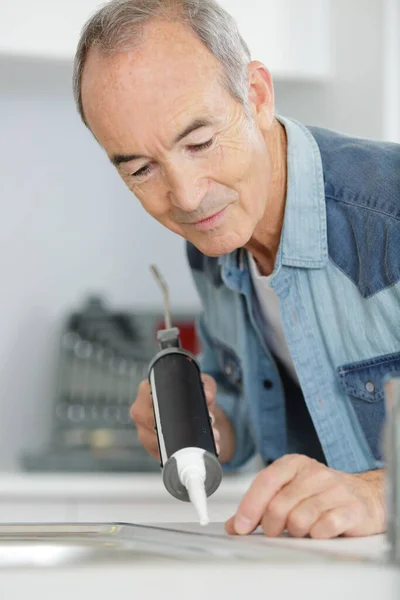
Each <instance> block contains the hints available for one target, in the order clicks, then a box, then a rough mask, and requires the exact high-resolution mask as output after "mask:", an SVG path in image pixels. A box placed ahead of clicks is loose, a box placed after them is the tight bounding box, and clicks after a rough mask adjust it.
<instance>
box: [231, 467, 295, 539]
mask: <svg viewBox="0 0 400 600" xmlns="http://www.w3.org/2000/svg"><path fill="white" fill-rule="evenodd" d="M301 458H302V457H298V456H295V455H293V456H286V457H283V458H282V459H279V460H277V461H275V462H274V463H273V464H272V465H270V466H269V467H267V468H266V469H263V470H262V471H261V472H260V473H259V474H258V475H257V477H256V478H255V480H254V481H253V483H252V484H251V486H250V489H249V490H248V492H247V493H246V494H245V496H244V497H243V499H242V501H241V503H240V504H239V508H238V510H237V513H236V515H235V519H234V528H235V531H236V533H238V534H239V535H245V534H248V533H251V532H252V531H254V530H255V529H256V528H257V527H258V525H259V524H260V522H261V520H262V518H263V516H264V513H265V511H266V508H267V506H268V505H269V503H270V502H271V500H272V498H274V496H275V495H276V494H277V493H278V492H279V490H280V489H281V488H282V487H283V486H284V485H286V484H287V483H289V482H290V481H291V480H292V479H293V478H294V477H295V476H296V474H297V472H298V470H299V468H301V465H302V462H303V461H302V460H301Z"/></svg>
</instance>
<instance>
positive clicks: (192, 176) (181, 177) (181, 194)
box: [168, 169, 208, 212]
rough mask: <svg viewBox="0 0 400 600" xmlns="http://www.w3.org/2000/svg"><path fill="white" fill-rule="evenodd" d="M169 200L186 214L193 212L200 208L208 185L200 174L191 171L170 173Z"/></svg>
mask: <svg viewBox="0 0 400 600" xmlns="http://www.w3.org/2000/svg"><path fill="white" fill-rule="evenodd" d="M168 183H169V185H168V199H169V201H170V203H171V204H173V206H176V207H177V208H179V209H180V210H183V211H185V212H193V211H195V210H197V209H198V207H199V206H200V204H201V202H202V200H203V198H204V196H205V194H206V192H207V186H208V183H207V181H206V179H204V178H201V177H199V174H198V173H194V172H193V171H191V170H190V169H189V170H184V171H183V170H182V171H180V172H171V171H170V172H169V174H168Z"/></svg>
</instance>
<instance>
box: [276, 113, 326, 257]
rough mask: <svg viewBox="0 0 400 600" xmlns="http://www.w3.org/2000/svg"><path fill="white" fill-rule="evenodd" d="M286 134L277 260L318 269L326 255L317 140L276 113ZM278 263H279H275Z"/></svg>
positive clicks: (298, 124)
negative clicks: (285, 192) (283, 204)
mask: <svg viewBox="0 0 400 600" xmlns="http://www.w3.org/2000/svg"><path fill="white" fill-rule="evenodd" d="M277 118H278V120H279V121H280V122H281V123H282V124H283V125H284V127H285V130H286V136H287V194H286V207H285V217H284V222H283V229H282V237H281V243H280V247H279V251H278V257H277V262H279V261H280V262H281V264H283V265H287V266H290V267H306V268H309V269H319V268H322V267H324V266H325V265H326V262H327V259H328V242H327V232H326V205H325V188H324V175H323V170H322V161H321V155H320V152H319V148H318V145H317V142H316V141H315V139H314V138H313V136H312V135H311V133H310V131H309V130H308V129H307V128H306V127H304V125H302V124H301V123H298V122H297V121H294V120H292V119H287V118H283V117H277ZM276 266H278V265H276Z"/></svg>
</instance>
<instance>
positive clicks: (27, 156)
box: [0, 0, 400, 470]
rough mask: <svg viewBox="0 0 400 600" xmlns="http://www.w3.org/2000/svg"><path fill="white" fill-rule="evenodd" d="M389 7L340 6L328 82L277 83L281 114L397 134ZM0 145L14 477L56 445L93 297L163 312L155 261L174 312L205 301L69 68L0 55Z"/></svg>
mask: <svg viewBox="0 0 400 600" xmlns="http://www.w3.org/2000/svg"><path fill="white" fill-rule="evenodd" d="M6 4H7V2H6V3H5V4H4V3H3V10H5V8H6V7H5V5H6ZM225 4H227V2H225ZM261 4H262V3H261V0H260V4H259V6H261ZM256 5H257V3H256ZM393 6H394V3H393ZM0 7H1V3H0ZM385 7H387V6H386V3H385V2H384V1H382V0H351V2H349V1H348V0H334V1H332V2H331V3H330V16H329V21H328V29H329V51H330V54H329V61H330V67H329V73H327V75H326V77H325V76H324V77H320V78H318V77H314V78H307V77H301V76H296V74H292V75H290V74H289V75H287V76H285V75H282V74H279V73H277V76H276V81H275V90H276V104H277V112H278V113H280V114H282V115H286V116H291V117H294V118H297V119H299V120H300V121H303V122H305V123H308V124H315V125H320V126H323V127H328V128H332V129H337V130H340V131H342V132H345V133H349V134H352V135H358V136H363V137H373V138H378V139H388V138H389V137H392V138H393V139H395V138H396V137H397V136H400V131H399V128H398V122H397V124H396V120H395V119H394V120H393V118H392V119H389V120H388V114H387V110H388V109H387V107H388V98H387V86H388V85H392V84H393V82H391V83H390V82H389V83H388V81H387V79H388V77H389V79H391V76H390V71H389V75H388V73H387V70H385V68H386V67H385V65H386V64H387V62H386V61H387V56H386V46H385V44H386V42H387V40H386V33H387V22H386V21H385V19H386V17H385ZM3 14H4V13H3ZM307 21H308V22H309V23H310V25H309V26H310V28H311V27H312V15H309V16H308V19H307ZM302 35H303V36H307V35H308V33H307V30H305V31H303V33H302ZM300 39H301V38H300ZM0 44H1V36H0ZM254 58H258V57H257V56H254ZM392 59H393V60H392V63H393V64H394V65H396V64H397V65H398V62H397V59H396V57H392ZM262 60H263V61H264V62H266V64H267V66H268V61H267V60H266V59H264V58H263V59H262ZM393 68H395V67H393V66H392V69H393ZM273 74H274V72H273ZM385 78H386V79H385ZM391 89H392V90H393V85H392V88H391ZM389 105H390V102H389ZM396 128H397V129H396ZM0 136H1V144H0V202H1V207H2V217H1V219H0V275H1V297H0V409H1V413H0V414H1V416H0V469H3V470H11V469H13V468H15V467H16V465H17V459H18V455H19V453H20V451H21V448H27V447H29V448H36V447H40V446H41V445H42V444H43V443H44V442H45V441H46V438H47V436H48V431H49V425H50V406H51V402H52V393H53V389H54V375H53V373H54V368H55V362H56V350H57V344H58V336H59V328H60V323H61V321H62V319H63V318H64V316H65V314H66V312H67V311H70V310H72V309H74V308H76V306H77V304H78V303H79V302H81V300H82V299H83V298H84V297H85V295H86V293H87V292H89V291H94V292H98V293H102V294H104V295H105V297H106V298H107V299H108V300H109V301H110V303H112V304H113V305H115V306H117V307H124V308H128V309H130V310H133V311H135V310H139V309H142V308H144V307H147V308H148V307H154V308H161V298H160V295H159V291H158V289H157V287H156V285H155V284H154V282H153V280H152V279H151V277H150V274H149V271H148V264H149V263H150V262H156V263H157V264H158V265H159V267H160V268H161V270H162V272H163V273H164V274H165V277H166V278H167V280H168V281H169V284H170V289H171V295H172V302H173V305H174V307H176V308H177V309H182V310H185V311H192V312H196V311H197V310H198V308H199V303H198V299H197V295H196V292H195V290H194V287H193V284H192V281H191V278H190V274H189V270H188V267H187V265H186V261H185V253H184V245H183V241H182V240H181V239H179V238H178V237H176V236H174V235H173V234H171V233H170V232H168V231H166V230H164V229H163V228H162V227H161V226H159V225H158V224H157V223H156V222H154V221H153V220H152V219H151V218H150V217H149V216H148V215H146V214H145V212H144V211H143V209H142V208H141V206H140V204H139V203H138V201H137V200H136V199H135V198H134V197H133V196H132V195H131V194H130V192H129V191H128V190H127V189H126V188H125V187H124V185H123V184H122V182H121V181H120V180H119V178H118V176H117V174H116V172H115V171H114V170H113V168H112V167H111V165H110V164H109V162H108V160H107V158H106V156H105V154H104V152H103V151H102V150H101V148H99V147H98V146H97V143H96V142H95V140H94V139H93V138H92V137H91V134H90V133H89V132H88V131H87V130H86V129H85V128H84V126H83V125H82V124H81V122H80V120H79V118H78V116H77V114H76V111H75V107H74V104H73V100H72V94H71V62H70V61H68V60H57V59H51V58H49V59H45V58H43V59H41V58H35V57H29V56H23V55H20V56H17V55H12V54H11V53H9V54H8V53H7V52H3V53H2V54H0Z"/></svg>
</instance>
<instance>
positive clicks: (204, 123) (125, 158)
mask: <svg viewBox="0 0 400 600" xmlns="http://www.w3.org/2000/svg"><path fill="white" fill-rule="evenodd" d="M212 123H213V122H212V121H211V120H210V119H195V120H194V121H192V123H190V124H189V125H188V126H187V127H185V129H184V130H183V131H182V132H181V133H179V134H178V135H177V136H176V138H175V139H174V141H173V146H175V144H177V143H178V142H181V141H182V140H183V139H184V138H185V137H186V136H188V135H189V134H190V133H193V131H196V130H197V129H201V128H202V127H208V126H209V125H212ZM140 158H149V157H148V156H145V155H144V154H113V155H112V156H111V162H112V164H113V165H114V166H116V167H118V165H120V164H122V163H127V162H131V161H132V160H138V159H140Z"/></svg>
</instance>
